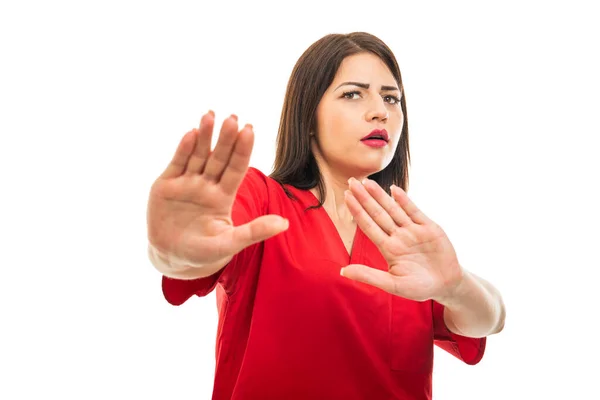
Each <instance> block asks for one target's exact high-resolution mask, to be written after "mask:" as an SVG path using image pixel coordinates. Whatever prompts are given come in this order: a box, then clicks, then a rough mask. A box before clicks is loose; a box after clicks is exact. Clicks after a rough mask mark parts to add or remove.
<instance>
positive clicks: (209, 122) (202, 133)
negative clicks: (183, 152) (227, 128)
mask: <svg viewBox="0 0 600 400" xmlns="http://www.w3.org/2000/svg"><path fill="white" fill-rule="evenodd" d="M214 125H215V114H214V112H212V111H209V112H208V113H207V114H205V115H203V116H202V119H201V120H200V127H199V129H197V130H196V145H195V146H194V151H193V153H192V155H191V156H190V159H189V161H188V165H187V167H186V170H185V174H186V175H197V174H201V173H202V170H203V169H204V165H205V164H206V160H207V158H208V155H209V154H210V143H211V140H212V132H213V127H214Z"/></svg>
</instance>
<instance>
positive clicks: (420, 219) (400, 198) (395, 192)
mask: <svg viewBox="0 0 600 400" xmlns="http://www.w3.org/2000/svg"><path fill="white" fill-rule="evenodd" d="M391 192H392V197H393V198H394V200H396V203H398V204H399V205H400V207H402V209H404V211H405V212H406V215H408V216H409V217H410V219H412V220H413V221H414V222H415V223H417V224H421V225H424V224H429V223H431V222H432V221H431V220H430V219H429V217H427V215H425V214H424V213H423V212H422V211H421V210H419V208H418V207H417V206H416V205H415V203H413V202H412V200H411V199H409V198H408V195H407V194H406V192H405V191H404V190H402V188H399V187H398V186H396V185H392V188H391Z"/></svg>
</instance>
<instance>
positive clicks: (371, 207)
mask: <svg viewBox="0 0 600 400" xmlns="http://www.w3.org/2000/svg"><path fill="white" fill-rule="evenodd" d="M371 183H374V184H375V185H377V184H376V183H375V182H371ZM348 185H349V186H350V191H351V192H352V194H353V195H354V197H355V198H356V200H358V202H359V203H360V205H361V206H362V208H363V209H364V210H365V211H366V212H367V214H369V216H370V217H371V219H372V220H373V221H375V223H376V224H377V225H379V227H380V228H381V229H382V230H383V231H384V232H385V233H387V234H388V235H391V234H392V233H393V232H394V231H395V230H396V229H397V228H398V225H396V222H394V220H393V219H392V217H391V216H390V215H389V214H388V213H387V212H386V210H385V209H384V208H383V207H382V206H381V204H379V202H377V200H375V199H374V198H373V196H372V195H371V193H369V192H368V191H367V189H366V188H365V187H364V186H363V185H362V184H361V183H360V182H359V181H357V180H356V179H354V178H350V179H349V180H348ZM377 186H379V185H377Z"/></svg>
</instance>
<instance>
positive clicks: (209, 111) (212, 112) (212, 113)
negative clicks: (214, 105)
mask: <svg viewBox="0 0 600 400" xmlns="http://www.w3.org/2000/svg"><path fill="white" fill-rule="evenodd" d="M208 113H209V114H210V115H212V116H213V118H214V116H215V112H214V111H213V110H208Z"/></svg>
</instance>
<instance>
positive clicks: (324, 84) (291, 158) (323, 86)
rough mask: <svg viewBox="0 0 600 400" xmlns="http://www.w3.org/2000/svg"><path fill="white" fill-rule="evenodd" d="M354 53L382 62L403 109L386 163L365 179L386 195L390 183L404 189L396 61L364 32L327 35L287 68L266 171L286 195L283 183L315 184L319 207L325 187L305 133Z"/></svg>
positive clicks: (405, 156) (404, 145)
mask: <svg viewBox="0 0 600 400" xmlns="http://www.w3.org/2000/svg"><path fill="white" fill-rule="evenodd" d="M358 53H372V54H374V55H376V56H378V57H379V58H380V59H381V60H382V61H383V62H384V63H385V64H386V65H387V67H388V68H389V70H390V71H391V73H392V75H393V76H394V78H395V79H396V81H397V83H398V85H399V89H400V92H401V94H402V96H401V99H400V106H401V108H402V112H403V113H404V124H403V126H402V132H401V135H400V142H399V143H398V146H397V148H396V153H395V154H394V157H393V158H392V161H391V162H390V163H389V165H388V166H387V167H385V168H384V169H383V170H381V171H379V172H377V173H375V174H373V175H371V176H369V179H372V180H374V181H375V182H377V183H378V184H379V186H381V187H382V188H383V189H384V190H385V191H386V192H387V193H388V194H390V189H389V188H390V186H391V185H392V184H395V185H396V186H399V187H401V188H402V189H404V190H405V191H406V190H408V166H409V163H410V152H409V148H408V117H407V114H406V95H405V92H404V87H403V85H402V76H401V74H400V68H399V67H398V62H397V61H396V58H395V56H394V54H393V53H392V51H391V50H390V48H389V47H388V46H387V45H386V44H385V43H384V42H383V41H381V40H380V39H379V38H377V37H375V36H373V35H371V34H369V33H365V32H353V33H349V34H330V35H326V36H324V37H323V38H321V39H319V40H318V41H316V42H315V43H313V44H312V45H311V46H310V47H309V48H308V49H307V50H306V51H305V52H304V53H303V54H302V56H301V57H300V58H299V59H298V61H297V62H296V65H295V66H294V69H293V70H292V74H291V76H290V79H289V82H288V86H287V89H286V94H285V100H284V103H283V109H282V111H281V119H280V122H279V131H278V133H277V150H276V155H275V162H274V164H273V172H271V174H270V175H269V176H270V177H271V178H273V179H274V180H276V181H277V182H279V184H281V185H282V187H283V188H284V190H285V192H286V194H287V195H288V197H290V198H292V199H293V198H294V196H293V195H292V193H291V192H290V191H289V190H287V189H286V188H285V186H284V185H285V184H288V185H291V186H293V187H295V188H298V189H303V190H308V189H312V188H314V187H317V190H318V193H319V198H320V203H319V204H318V205H317V206H315V208H316V207H321V206H323V203H324V201H325V186H324V182H323V180H322V177H321V173H320V171H319V167H318V165H317V162H316V160H315V157H314V155H313V154H312V151H311V147H310V138H309V132H311V131H314V130H315V128H316V111H317V106H318V105H319V102H320V101H321V98H322V97H323V94H324V93H325V91H326V90H327V88H328V87H329V86H330V85H331V83H332V82H333V79H334V77H335V75H336V73H337V70H338V68H339V66H340V64H341V63H342V61H343V60H344V59H345V58H346V57H348V56H351V55H354V54H358ZM309 208H313V207H309Z"/></svg>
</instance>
